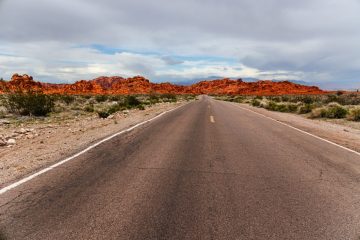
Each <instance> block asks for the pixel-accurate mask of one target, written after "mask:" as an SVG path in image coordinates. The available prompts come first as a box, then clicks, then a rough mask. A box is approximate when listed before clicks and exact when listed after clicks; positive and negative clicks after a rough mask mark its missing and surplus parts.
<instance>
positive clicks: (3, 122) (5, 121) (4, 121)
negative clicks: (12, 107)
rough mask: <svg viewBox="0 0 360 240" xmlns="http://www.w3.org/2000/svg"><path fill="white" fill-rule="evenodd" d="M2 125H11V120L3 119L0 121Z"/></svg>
mask: <svg viewBox="0 0 360 240" xmlns="http://www.w3.org/2000/svg"><path fill="white" fill-rule="evenodd" d="M2 124H4V125H5V124H10V121H9V120H6V119H1V120H0V125H2Z"/></svg>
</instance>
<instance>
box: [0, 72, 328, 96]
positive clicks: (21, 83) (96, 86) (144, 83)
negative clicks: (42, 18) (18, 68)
mask: <svg viewBox="0 0 360 240" xmlns="http://www.w3.org/2000/svg"><path fill="white" fill-rule="evenodd" d="M16 90H21V91H30V90H33V91H42V92H44V93H46V94H149V93H160V94H164V93H173V94H247V95H281V94H321V93H324V91H322V90H321V89H319V88H318V87H316V86H305V85H301V84H296V83H292V82H290V81H279V82H274V81H270V80H266V81H263V80H260V81H255V82H245V81H243V80H242V79H237V80H232V79H229V78H224V79H216V80H205V81H200V82H197V83H194V84H191V85H188V86H183V85H176V84H172V83H152V82H150V81H149V80H148V79H146V78H144V77H142V76H135V77H131V78H123V77H118V76H113V77H106V76H102V77H98V78H95V79H93V80H80V81H77V82H75V83H73V84H53V83H42V82H38V81H35V80H34V79H33V78H32V77H31V76H29V75H26V74H24V75H18V74H14V75H13V76H12V78H11V80H10V81H0V92H2V93H4V92H6V91H16Z"/></svg>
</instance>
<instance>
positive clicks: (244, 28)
mask: <svg viewBox="0 0 360 240" xmlns="http://www.w3.org/2000/svg"><path fill="white" fill-rule="evenodd" d="M359 13H360V1H358V0H345V1H338V0H311V1H310V0H304V1H288V0H286V1H285V0H259V1H252V0H246V1H245V0H242V1H241V0H240V1H239V0H226V1H215V0H207V1H204V0H203V1H199V0H198V1H194V0H191V1H190V0H182V1H168V0H153V1H139V0H131V1H126V0H124V1H117V0H103V1H91V0H86V1H85V0H61V1H60V0H59V1H47V0H28V1H22V0H2V1H0V29H1V31H0V43H1V45H2V47H0V56H1V54H2V55H3V61H1V59H0V63H1V64H3V65H6V67H4V68H6V69H10V68H11V70H16V66H13V65H9V64H8V63H7V61H6V59H5V57H4V55H6V54H8V55H15V57H19V58H21V61H22V64H24V61H25V63H26V61H30V62H29V65H31V64H33V63H34V62H36V67H37V69H40V68H46V67H47V66H48V65H51V66H50V67H54V66H56V64H57V63H56V61H55V60H57V59H55V58H56V57H61V58H62V60H64V61H70V60H71V61H80V62H84V61H89V62H91V63H92V64H105V63H108V62H109V61H112V60H111V59H101V60H100V62H97V59H91V58H90V59H86V57H93V58H95V57H96V58H98V56H95V55H93V54H92V53H84V52H83V53H82V54H79V55H78V58H77V57H76V56H74V55H73V54H70V53H69V54H68V55H66V53H68V51H69V50H68V49H70V48H71V47H73V46H79V45H91V44H94V43H96V44H102V45H105V46H111V47H116V48H121V49H128V50H129V51H136V52H141V51H144V52H157V53H159V54H160V55H161V56H159V61H162V62H164V64H165V65H166V64H168V65H174V63H175V62H174V59H175V58H173V57H172V56H179V55H180V56H202V55H206V56H216V57H219V56H220V57H224V58H232V59H237V60H238V61H239V65H240V64H244V65H246V66H248V67H249V68H255V69H258V70H259V72H267V71H287V72H294V73H297V75H296V76H299V77H302V78H304V79H303V80H308V81H315V82H316V81H319V82H324V81H325V82H326V81H330V82H331V81H332V82H334V81H337V82H338V83H339V85H341V83H342V81H343V82H344V83H345V82H349V81H350V82H354V83H355V84H357V82H360V81H357V79H359V78H358V76H359V73H360V28H359V26H360V14H359ZM37 46H40V47H37ZM53 51H64V53H63V54H61V53H59V54H53V53H52V52H53ZM65 52H66V53H65ZM58 55H60V56H58ZM67 56H69V57H67ZM18 60H19V59H18ZM12 61H13V62H15V63H13V64H16V59H15V60H14V59H13V60H12ZM31 61H33V63H31ZM49 62H52V63H49ZM154 62H155V65H154V66H151V65H150V66H144V65H143V63H139V65H138V66H137V65H136V63H133V62H131V64H127V65H128V66H127V67H128V68H129V69H128V70H129V72H132V71H134V72H138V73H139V74H141V73H142V72H143V71H145V72H146V73H147V74H148V75H149V77H154V76H156V69H155V68H156V67H159V65H158V64H159V62H158V61H157V60H154ZM147 63H148V64H151V62H147ZM58 64H60V63H58ZM179 64H181V61H180V62H179ZM123 65H124V68H125V67H126V66H125V65H126V64H123ZM165 67H166V66H161V68H162V72H164V71H163V69H164V68H165ZM224 67H226V66H224ZM0 68H1V67H0ZM152 68H153V69H152ZM19 69H22V68H20V67H19ZM123 70H124V71H125V70H126V69H123ZM1 71H2V70H1V69H0V73H1ZM8 71H10V70H8ZM4 73H5V70H3V73H1V74H4ZM205 73H206V72H205ZM205 73H204V74H205ZM298 73H301V74H300V75H299V74H298ZM35 74H36V71H35ZM38 74H40V73H38ZM52 74H56V71H54V72H53V73H52ZM157 77H159V76H157ZM160 77H161V76H160ZM183 77H185V75H184V76H183ZM204 77H206V76H204ZM55 78H56V77H55V76H54V79H55Z"/></svg>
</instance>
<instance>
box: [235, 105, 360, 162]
mask: <svg viewBox="0 0 360 240" xmlns="http://www.w3.org/2000/svg"><path fill="white" fill-rule="evenodd" d="M231 104H233V105H234V106H236V107H238V108H241V109H243V110H246V111H249V112H252V113H255V114H258V115H260V116H263V117H265V118H267V119H270V120H273V121H275V122H277V123H279V124H282V125H285V126H287V127H289V128H292V129H295V130H297V131H299V132H301V133H304V134H307V135H309V136H312V137H314V138H317V139H319V140H322V141H324V142H327V143H330V144H332V145H335V146H337V147H339V148H342V149H344V150H347V151H349V152H352V153H355V154H356V155H359V156H360V153H359V152H357V151H355V150H352V149H350V148H347V147H344V146H341V145H339V144H337V143H334V142H332V141H329V140H327V139H325V138H322V137H319V136H316V135H314V134H312V133H309V132H306V131H304V130H301V129H299V128H296V127H294V126H291V125H289V124H286V123H283V122H281V121H280V120H276V119H275V118H272V117H269V116H266V115H264V114H261V113H258V112H255V111H253V110H250V109H247V108H244V107H241V106H239V105H236V104H234V103H231Z"/></svg>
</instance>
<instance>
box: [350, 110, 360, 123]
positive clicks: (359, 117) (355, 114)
mask: <svg viewBox="0 0 360 240" xmlns="http://www.w3.org/2000/svg"><path fill="white" fill-rule="evenodd" d="M349 119H350V120H353V121H357V122H359V121H360V108H354V109H352V110H351V111H350V113H349Z"/></svg>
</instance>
